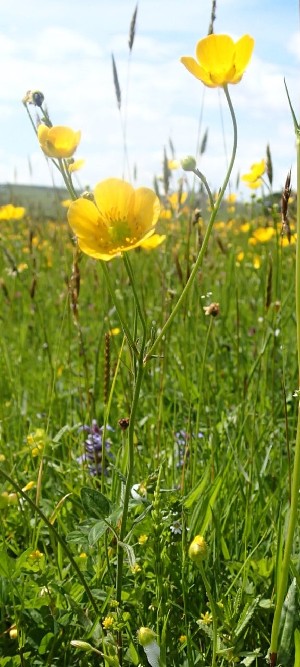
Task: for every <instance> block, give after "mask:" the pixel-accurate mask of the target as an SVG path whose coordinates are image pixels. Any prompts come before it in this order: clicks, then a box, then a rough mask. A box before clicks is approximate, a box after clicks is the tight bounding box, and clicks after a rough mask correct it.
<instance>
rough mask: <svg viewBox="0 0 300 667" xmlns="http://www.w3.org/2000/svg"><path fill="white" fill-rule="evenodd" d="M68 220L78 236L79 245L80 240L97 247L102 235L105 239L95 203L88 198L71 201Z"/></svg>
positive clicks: (104, 231)
mask: <svg viewBox="0 0 300 667" xmlns="http://www.w3.org/2000/svg"><path fill="white" fill-rule="evenodd" d="M68 221H69V225H70V227H71V228H72V229H73V232H75V234H76V236H77V238H78V241H79V245H80V247H81V242H84V243H87V244H88V245H91V247H96V248H98V246H99V243H101V241H102V242H103V239H104V237H105V241H106V230H105V229H103V226H102V225H101V219H100V216H99V212H98V210H97V208H96V206H95V204H94V203H93V202H91V201H89V200H88V199H84V198H81V199H76V201H74V202H72V204H71V206H70V207H69V210H68Z"/></svg>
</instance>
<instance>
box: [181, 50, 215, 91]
mask: <svg viewBox="0 0 300 667" xmlns="http://www.w3.org/2000/svg"><path fill="white" fill-rule="evenodd" d="M180 62H182V64H183V65H184V66H185V67H186V69H187V70H188V71H189V72H190V73H191V74H193V75H194V76H195V77H196V79H200V81H202V83H204V84H205V85H206V86H209V88H215V84H214V83H212V81H211V78H210V75H209V74H208V72H206V70H205V69H203V67H201V66H200V65H199V63H197V61H196V60H195V58H192V57H191V56H182V58H180Z"/></svg>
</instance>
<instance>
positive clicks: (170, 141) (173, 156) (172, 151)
mask: <svg viewBox="0 0 300 667" xmlns="http://www.w3.org/2000/svg"><path fill="white" fill-rule="evenodd" d="M169 146H170V151H171V155H172V158H173V160H174V158H175V148H174V144H173V141H172V139H171V137H169Z"/></svg>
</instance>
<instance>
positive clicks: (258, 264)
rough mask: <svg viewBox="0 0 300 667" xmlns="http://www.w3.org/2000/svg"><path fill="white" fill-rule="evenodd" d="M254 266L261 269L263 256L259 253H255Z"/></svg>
mask: <svg viewBox="0 0 300 667" xmlns="http://www.w3.org/2000/svg"><path fill="white" fill-rule="evenodd" d="M253 266H254V268H255V269H259V268H260V267H261V258H260V256H259V255H254V257H253Z"/></svg>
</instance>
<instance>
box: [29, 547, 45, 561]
mask: <svg viewBox="0 0 300 667" xmlns="http://www.w3.org/2000/svg"><path fill="white" fill-rule="evenodd" d="M28 558H30V560H41V558H44V554H43V553H42V552H41V551H39V549H35V551H32V552H31V554H29V556H28Z"/></svg>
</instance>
